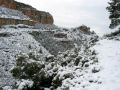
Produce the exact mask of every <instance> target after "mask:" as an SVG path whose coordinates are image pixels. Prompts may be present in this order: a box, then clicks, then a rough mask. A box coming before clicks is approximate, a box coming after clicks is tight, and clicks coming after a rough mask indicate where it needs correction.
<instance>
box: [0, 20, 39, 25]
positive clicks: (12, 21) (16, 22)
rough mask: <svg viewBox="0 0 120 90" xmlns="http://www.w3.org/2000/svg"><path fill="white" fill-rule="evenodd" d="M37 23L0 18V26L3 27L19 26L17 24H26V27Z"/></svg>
mask: <svg viewBox="0 0 120 90" xmlns="http://www.w3.org/2000/svg"><path fill="white" fill-rule="evenodd" d="M36 23H37V22H35V21H29V20H19V19H11V18H0V26H2V25H9V24H10V25H17V24H25V25H31V26H32V25H35V24H36Z"/></svg>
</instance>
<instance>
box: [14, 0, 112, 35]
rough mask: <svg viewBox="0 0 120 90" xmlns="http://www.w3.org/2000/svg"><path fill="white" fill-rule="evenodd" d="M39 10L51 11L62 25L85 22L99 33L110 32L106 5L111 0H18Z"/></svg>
mask: <svg viewBox="0 0 120 90" xmlns="http://www.w3.org/2000/svg"><path fill="white" fill-rule="evenodd" d="M16 1H19V2H23V3H26V4H30V5H32V6H33V7H35V8H37V9H38V10H42V11H47V12H50V13H51V14H52V15H53V17H54V23H55V24H56V25H59V26H62V27H76V26H80V25H82V24H85V25H87V26H89V27H91V29H92V30H94V31H96V32H97V33H100V34H102V33H106V32H110V31H111V30H109V28H108V27H109V23H110V21H109V19H108V16H109V14H108V12H107V10H106V6H108V4H107V2H108V1H109V0H16Z"/></svg>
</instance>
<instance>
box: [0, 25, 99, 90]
mask: <svg viewBox="0 0 120 90" xmlns="http://www.w3.org/2000/svg"><path fill="white" fill-rule="evenodd" d="M32 28H33V27H29V26H25V27H24V25H23V26H22V25H21V26H20V25H18V26H12V27H11V26H4V27H2V28H1V29H0V63H1V65H0V70H1V73H0V75H1V77H0V87H1V88H3V90H8V88H9V89H10V88H13V87H12V86H13V85H14V84H15V83H17V86H16V87H17V88H18V89H17V90H22V89H21V88H25V86H26V85H28V86H29V85H30V86H32V85H34V84H35V83H36V81H34V79H33V78H30V77H28V76H26V77H27V79H25V78H23V77H21V79H20V78H18V77H17V76H16V74H15V70H16V69H17V68H18V67H19V68H20V67H21V65H22V64H20V66H19V64H17V63H18V62H19V61H18V60H20V59H19V58H24V59H25V62H26V61H27V60H29V62H26V64H27V65H29V64H30V65H31V64H33V63H34V64H35V65H39V64H40V66H41V65H42V72H41V70H40V71H39V72H41V74H40V73H38V74H37V73H34V75H39V74H40V75H39V76H40V77H36V78H38V80H39V81H38V82H39V84H40V86H39V87H36V88H39V89H40V88H51V89H52V88H53V89H55V88H56V89H57V90H63V89H65V90H66V89H67V88H69V89H70V90H73V89H76V90H77V89H79V88H81V89H83V88H88V86H91V82H94V83H95V84H97V85H98V84H100V81H99V80H98V77H96V78H94V73H97V72H99V66H98V65H97V63H98V60H97V57H96V54H95V51H94V50H90V49H89V48H90V47H91V46H93V45H94V44H95V42H96V41H97V39H98V36H97V35H96V34H95V33H89V34H85V33H83V32H81V31H80V30H79V29H62V28H55V29H53V30H44V29H43V30H41V29H32ZM43 28H44V27H43ZM45 28H46V26H45ZM69 44H71V45H70V46H69ZM51 48H52V49H51ZM51 54H52V55H51ZM21 55H23V56H21ZM31 55H32V56H31ZM17 56H20V57H17ZM38 57H39V58H38ZM17 58H18V59H17ZM36 60H37V61H36ZM22 63H24V61H22ZM26 64H25V65H24V67H26ZM43 64H44V65H43ZM24 67H23V66H22V68H21V69H17V70H18V71H17V72H19V70H20V72H24ZM35 67H36V66H35ZM13 68H14V69H13ZM38 68H40V67H38ZM22 69H23V71H21V70H22ZM32 69H33V68H32ZM11 70H12V73H13V76H14V77H15V78H18V80H16V79H15V78H14V77H13V76H12V73H11ZM26 70H27V69H26ZM33 71H34V70H33ZM28 72H29V70H28ZM24 73H26V72H24ZM43 73H44V74H43ZM42 74H43V75H44V76H41V75H42ZM18 75H20V76H23V74H22V73H20V74H18ZM24 75H28V73H26V74H24ZM33 77H35V76H33ZM41 77H43V78H45V79H42V80H41ZM46 80H47V81H46ZM3 81H4V82H3ZM25 82H26V83H25ZM27 82H28V83H27ZM48 82H49V83H48ZM31 83H34V84H31ZM45 83H48V85H47V86H46V84H45ZM28 88H30V87H28ZM10 90H11V89H10ZM12 90H13V89H12ZM31 90H33V89H32V87H31Z"/></svg>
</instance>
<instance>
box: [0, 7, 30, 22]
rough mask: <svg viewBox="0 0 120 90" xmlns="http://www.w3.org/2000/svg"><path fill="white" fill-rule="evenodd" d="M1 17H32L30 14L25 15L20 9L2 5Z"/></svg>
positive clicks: (24, 18)
mask: <svg viewBox="0 0 120 90" xmlns="http://www.w3.org/2000/svg"><path fill="white" fill-rule="evenodd" d="M0 18H12V19H21V20H29V19H30V18H29V17H28V16H26V15H24V14H23V13H22V12H20V11H17V10H12V9H9V8H5V7H2V6H0Z"/></svg>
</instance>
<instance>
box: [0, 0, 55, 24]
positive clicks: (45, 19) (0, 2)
mask: <svg viewBox="0 0 120 90" xmlns="http://www.w3.org/2000/svg"><path fill="white" fill-rule="evenodd" d="M0 6H3V7H7V8H10V9H14V10H18V11H22V13H23V14H25V15H27V16H29V17H30V19H31V20H33V21H35V22H38V23H42V24H53V22H54V20H53V17H52V15H51V14H50V13H48V12H44V11H38V10H36V9H35V8H33V7H32V6H30V5H26V4H23V3H20V2H17V1H14V0H0Z"/></svg>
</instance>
